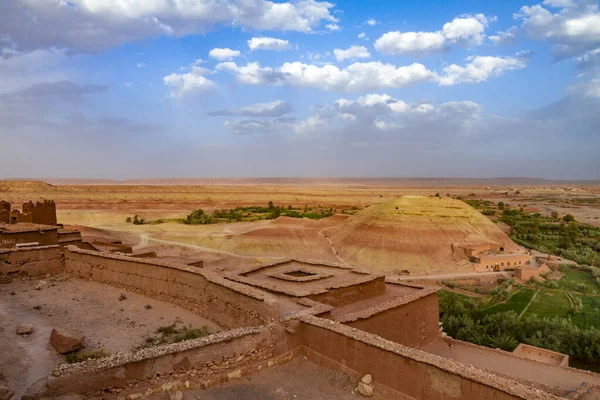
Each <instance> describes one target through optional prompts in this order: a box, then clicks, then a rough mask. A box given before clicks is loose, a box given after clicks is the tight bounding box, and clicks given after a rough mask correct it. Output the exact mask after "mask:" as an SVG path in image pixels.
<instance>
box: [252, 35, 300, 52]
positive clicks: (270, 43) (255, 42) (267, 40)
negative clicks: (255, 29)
mask: <svg viewBox="0 0 600 400" xmlns="http://www.w3.org/2000/svg"><path fill="white" fill-rule="evenodd" d="M248 47H249V48H250V50H288V49H289V48H290V47H291V46H290V42H289V41H287V40H283V39H276V38H272V37H253V38H252V39H250V40H248Z"/></svg>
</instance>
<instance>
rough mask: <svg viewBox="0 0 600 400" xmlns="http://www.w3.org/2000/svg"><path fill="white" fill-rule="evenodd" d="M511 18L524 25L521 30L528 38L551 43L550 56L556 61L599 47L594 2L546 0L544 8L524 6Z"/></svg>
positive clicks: (599, 30) (599, 20)
mask: <svg viewBox="0 0 600 400" xmlns="http://www.w3.org/2000/svg"><path fill="white" fill-rule="evenodd" d="M544 6H547V7H552V8H555V9H558V12H553V11H551V10H550V9H548V8H546V7H544ZM514 17H515V19H520V20H522V21H523V23H522V25H521V28H522V30H523V31H524V32H525V34H526V35H528V36H529V37H530V38H532V39H537V40H548V41H550V42H552V43H553V44H554V49H553V52H554V54H555V55H556V56H557V57H559V58H563V57H568V56H574V55H580V54H583V53H585V52H586V51H587V50H590V49H593V48H597V47H599V46H600V12H599V7H598V2H597V1H596V0H579V1H567V0H546V1H544V2H543V4H537V5H533V6H523V7H522V8H521V10H520V11H519V13H516V14H515V15H514Z"/></svg>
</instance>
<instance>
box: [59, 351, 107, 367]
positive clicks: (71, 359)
mask: <svg viewBox="0 0 600 400" xmlns="http://www.w3.org/2000/svg"><path fill="white" fill-rule="evenodd" d="M106 356H108V354H107V353H106V352H105V351H104V350H103V349H100V350H93V351H77V352H73V353H69V354H67V356H66V358H67V362H68V363H70V364H74V363H78V362H82V361H85V360H90V359H95V358H102V357H106Z"/></svg>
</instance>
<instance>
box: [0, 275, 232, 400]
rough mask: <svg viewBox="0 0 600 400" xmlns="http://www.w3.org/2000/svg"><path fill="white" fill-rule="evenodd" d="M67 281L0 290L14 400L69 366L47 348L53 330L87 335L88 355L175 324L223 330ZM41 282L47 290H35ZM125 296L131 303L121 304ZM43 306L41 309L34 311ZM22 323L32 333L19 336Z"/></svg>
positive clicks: (1, 347) (140, 299)
mask: <svg viewBox="0 0 600 400" xmlns="http://www.w3.org/2000/svg"><path fill="white" fill-rule="evenodd" d="M66 278H68V275H61V276H57V277H53V278H48V279H35V280H15V281H13V282H12V283H11V284H6V285H0V328H1V329H0V354H1V355H2V356H1V357H0V372H2V373H4V374H5V375H6V377H7V378H8V381H9V386H10V387H11V388H12V389H13V390H15V391H17V395H16V396H15V399H17V398H19V397H20V394H21V391H24V390H25V388H26V387H27V386H29V385H30V384H32V383H33V382H35V381H36V380H37V379H39V378H42V377H44V376H47V375H49V374H50V373H51V372H52V370H53V369H54V368H55V367H56V366H57V365H58V364H60V363H63V362H65V361H64V357H63V356H60V355H58V354H57V353H56V352H55V351H54V350H53V349H52V347H51V346H50V345H49V343H48V340H49V337H50V332H51V331H52V329H53V328H62V329H65V330H68V331H71V332H74V333H80V334H83V335H84V336H85V341H84V345H85V349H84V350H86V351H87V350H93V349H100V348H101V349H104V350H105V351H106V352H107V353H117V352H128V351H131V350H132V348H134V347H136V346H139V345H141V344H144V342H145V339H146V338H147V337H148V336H154V335H155V331H156V329H157V328H159V327H161V326H166V325H170V324H172V323H173V322H175V321H180V324H179V326H183V325H186V326H188V325H192V327H193V328H199V327H201V326H208V328H209V331H210V332H211V333H214V332H218V331H220V330H221V328H220V327H219V326H218V325H216V324H215V323H214V322H212V321H210V320H207V319H205V318H202V317H200V316H198V315H195V314H193V313H191V312H189V311H187V310H185V309H182V308H179V307H176V306H174V305H172V304H169V303H166V302H163V301H158V300H154V299H150V298H147V297H145V296H142V295H139V294H136V293H132V292H128V291H126V290H122V289H118V288H114V287H112V286H108V285H103V284H100V283H96V282H89V281H86V280H82V279H77V278H69V279H68V280H64V281H62V280H63V279H66ZM42 281H44V282H46V283H45V284H44V285H43V286H44V287H43V288H42V289H41V290H35V287H36V286H37V285H39V284H40V282H42ZM11 293H15V294H14V295H13V294H11ZM121 294H124V295H125V296H126V297H127V299H126V300H122V301H119V297H120V296H121ZM38 305H40V306H41V309H40V310H35V309H33V307H34V306H38ZM146 305H150V306H151V308H150V309H146V308H145V306H146ZM22 323H28V324H32V325H33V326H34V329H35V331H34V332H33V334H31V335H28V336H19V335H16V334H15V329H16V326H17V325H19V324H22Z"/></svg>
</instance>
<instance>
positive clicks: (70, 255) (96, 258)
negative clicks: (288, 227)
mask: <svg viewBox="0 0 600 400" xmlns="http://www.w3.org/2000/svg"><path fill="white" fill-rule="evenodd" d="M65 270H66V271H67V272H69V273H73V274H75V275H77V276H79V277H82V278H84V279H92V280H94V281H97V282H103V283H108V284H110V285H112V286H118V287H124V288H127V289H130V290H132V291H137V292H139V293H142V294H144V295H146V296H149V297H153V298H158V299H162V300H166V301H169V302H171V303H174V304H177V305H179V306H181V307H184V308H187V309H188V310H190V311H192V312H194V313H196V314H199V315H202V316H204V317H207V318H209V319H211V320H213V321H215V322H216V323H218V324H219V325H221V326H222V327H224V328H239V327H247V326H257V325H264V324H265V323H270V322H272V321H274V320H276V319H278V318H279V304H278V303H277V300H276V298H275V297H273V296H271V295H269V294H268V293H264V292H262V291H259V290H256V289H254V288H251V287H248V286H245V285H242V284H239V283H236V282H231V281H227V280H225V279H223V278H221V277H220V276H218V275H216V274H214V273H212V272H210V271H203V270H201V269H199V268H195V267H188V266H185V265H179V264H171V263H164V262H159V261H155V260H146V259H136V258H132V257H127V256H119V255H114V254H106V253H99V252H94V251H89V250H81V249H79V248H77V247H74V246H67V247H66V248H65Z"/></svg>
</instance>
